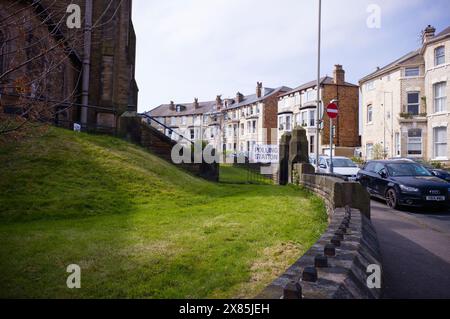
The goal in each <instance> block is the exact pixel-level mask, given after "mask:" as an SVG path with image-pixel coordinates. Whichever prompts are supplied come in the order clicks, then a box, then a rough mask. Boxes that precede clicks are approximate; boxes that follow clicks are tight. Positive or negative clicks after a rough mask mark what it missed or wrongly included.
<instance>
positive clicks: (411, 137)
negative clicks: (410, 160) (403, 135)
mask: <svg viewBox="0 0 450 319" xmlns="http://www.w3.org/2000/svg"><path fill="white" fill-rule="evenodd" d="M408 156H422V130H421V129H410V130H409V131H408Z"/></svg>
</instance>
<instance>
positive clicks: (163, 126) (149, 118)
mask: <svg viewBox="0 0 450 319" xmlns="http://www.w3.org/2000/svg"><path fill="white" fill-rule="evenodd" d="M138 116H140V117H142V118H145V119H147V120H149V121H150V123H148V125H150V126H151V125H152V122H155V123H156V124H158V125H160V126H161V127H162V128H164V130H165V132H167V131H169V132H170V136H172V135H173V134H175V135H177V136H178V137H179V139H178V141H180V140H185V141H187V142H188V143H190V144H191V145H194V144H195V143H194V142H193V141H191V140H190V139H188V138H187V137H185V136H184V135H182V134H180V133H178V132H177V131H175V130H174V129H173V128H171V127H169V126H167V125H166V124H163V123H161V122H160V121H158V120H157V119H156V118H155V117H153V116H150V115H148V114H145V113H140V114H138ZM166 130H167V131H166ZM165 135H167V134H165Z"/></svg>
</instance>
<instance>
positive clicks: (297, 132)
mask: <svg viewBox="0 0 450 319" xmlns="http://www.w3.org/2000/svg"><path fill="white" fill-rule="evenodd" d="M301 163H305V164H309V144H308V138H307V137H306V130H305V129H304V128H302V127H301V128H296V129H294V130H293V131H292V137H291V141H290V146H289V168H288V170H289V171H288V172H289V177H288V180H289V183H292V182H293V180H292V171H293V167H294V166H293V165H295V164H301Z"/></svg>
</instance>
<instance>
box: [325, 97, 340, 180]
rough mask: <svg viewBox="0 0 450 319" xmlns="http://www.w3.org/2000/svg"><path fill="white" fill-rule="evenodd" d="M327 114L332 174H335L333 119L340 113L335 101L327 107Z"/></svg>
mask: <svg viewBox="0 0 450 319" xmlns="http://www.w3.org/2000/svg"><path fill="white" fill-rule="evenodd" d="M327 114H328V117H329V118H330V174H333V173H334V165H333V119H335V118H337V116H338V114H339V108H338V106H337V104H336V103H334V102H333V101H332V102H331V103H330V104H329V105H328V107H327Z"/></svg>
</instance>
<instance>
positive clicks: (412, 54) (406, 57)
mask: <svg viewBox="0 0 450 319" xmlns="http://www.w3.org/2000/svg"><path fill="white" fill-rule="evenodd" d="M449 35H450V26H449V27H447V28H446V29H444V30H442V31H441V32H440V33H438V34H436V35H435V36H434V37H433V38H431V39H430V40H429V41H428V42H426V43H425V45H423V46H422V47H421V48H420V49H417V50H415V51H412V52H409V53H408V54H405V55H404V56H402V57H401V58H399V59H397V60H395V61H394V62H392V63H389V64H388V65H386V66H384V67H382V68H380V69H378V70H376V71H375V72H372V73H370V74H369V75H366V76H365V77H364V78H362V79H361V80H360V81H359V82H360V83H362V82H366V81H368V80H371V79H373V78H375V77H378V76H380V75H382V74H384V73H385V72H387V71H389V70H394V69H396V68H398V67H400V66H401V65H402V64H404V63H405V62H407V61H408V60H410V59H413V58H415V57H416V56H418V55H420V54H422V53H423V50H424V49H425V48H426V47H427V46H428V45H429V44H430V43H433V42H436V41H439V40H441V38H443V37H446V36H449Z"/></svg>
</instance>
